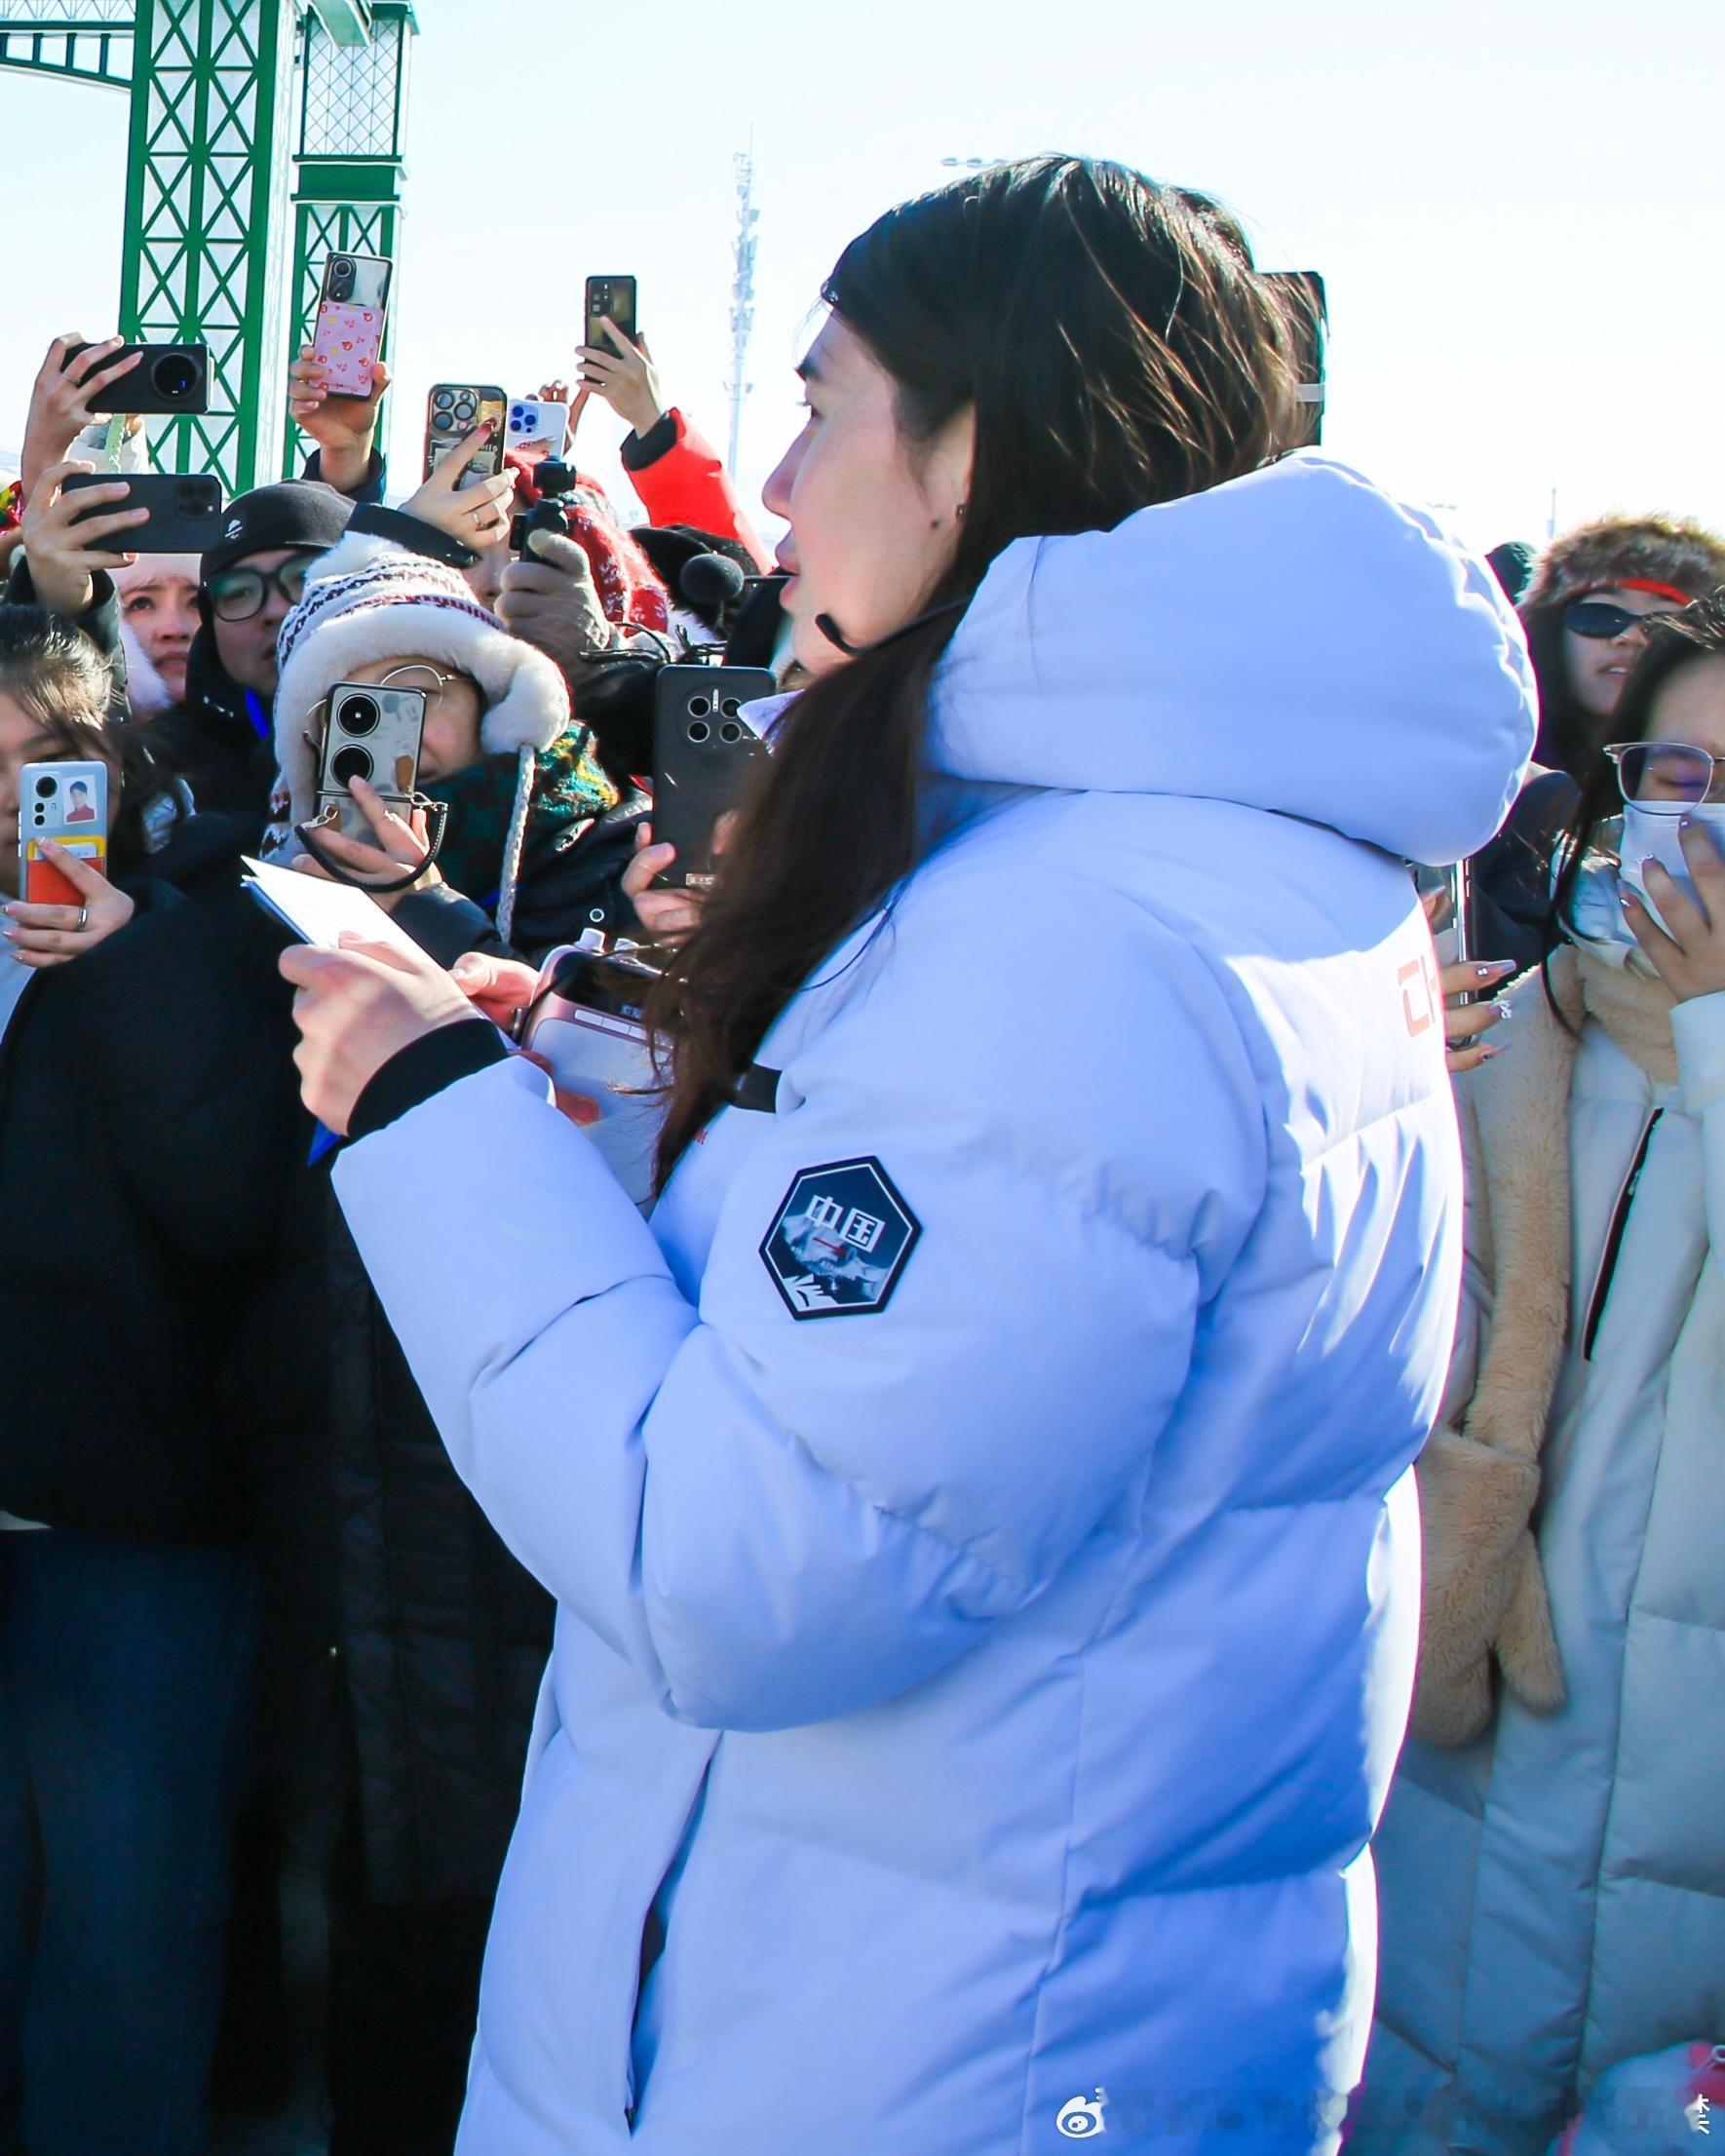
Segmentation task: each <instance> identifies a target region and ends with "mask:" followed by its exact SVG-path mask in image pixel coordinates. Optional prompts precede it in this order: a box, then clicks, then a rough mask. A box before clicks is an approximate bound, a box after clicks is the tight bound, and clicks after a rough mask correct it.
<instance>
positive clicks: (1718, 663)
mask: <svg viewBox="0 0 1725 2156" xmlns="http://www.w3.org/2000/svg"><path fill="white" fill-rule="evenodd" d="M1646 638H1647V648H1646V652H1645V655H1644V656H1643V658H1642V659H1641V661H1640V663H1639V665H1638V666H1637V667H1636V669H1635V672H1634V674H1632V675H1631V676H1630V679H1629V687H1628V688H1627V690H1626V691H1625V692H1624V695H1623V698H1622V701H1621V702H1620V704H1619V705H1618V708H1617V712H1616V715H1615V718H1614V720H1613V729H1614V731H1615V732H1616V733H1617V734H1618V735H1619V736H1620V738H1619V739H1618V740H1615V741H1613V742H1611V743H1609V744H1607V745H1606V746H1605V747H1604V748H1603V749H1602V750H1601V751H1600V752H1599V753H1598V754H1597V755H1596V756H1595V758H1594V761H1593V764H1592V766H1591V769H1590V771H1589V772H1588V773H1587V775H1586V779H1585V783H1584V785H1583V787H1582V790H1581V794H1580V798H1579V801H1578V803H1577V805H1576V807H1575V810H1574V813H1573V815H1572V817H1571V818H1570V821H1569V825H1568V829H1567V832H1566V834H1565V837H1564V842H1563V844H1562V845H1561V847H1560V848H1559V854H1558V858H1559V860H1560V861H1561V862H1562V864H1563V866H1562V869H1561V872H1560V875H1559V878H1558V883H1557V888H1556V892H1555V897H1554V904H1553V911H1554V914H1555V917H1556V925H1557V928H1558V931H1559V932H1560V935H1561V937H1562V943H1561V945H1560V946H1559V948H1558V949H1557V950H1556V951H1555V952H1554V953H1553V955H1552V958H1551V959H1550V961H1549V963H1548V965H1547V967H1546V969H1545V975H1546V978H1545V979H1543V980H1542V979H1541V977H1540V975H1539V974H1537V973H1535V974H1531V975H1529V976H1528V978H1527V979H1526V980H1525V981H1523V982H1521V984H1520V985H1519V986H1518V987H1517V988H1515V989H1513V990H1512V991H1511V992H1510V996H1509V1001H1510V1004H1511V1006H1512V1008H1513V1012H1514V1018H1513V1021H1512V1024H1511V1028H1510V1030H1511V1033H1512V1034H1513V1035H1514V1041H1515V1047H1514V1054H1513V1055H1510V1056H1507V1057H1505V1058H1503V1059H1502V1060H1501V1061H1494V1062H1492V1063H1490V1064H1489V1065H1488V1066H1487V1067H1485V1068H1483V1069H1481V1070H1478V1071H1477V1072H1476V1073H1475V1074H1474V1075H1473V1076H1471V1077H1469V1078H1465V1079H1463V1080H1462V1081H1460V1083H1459V1084H1458V1086H1457V1089H1456V1091H1457V1095H1458V1101H1459V1105H1460V1108H1461V1121H1462V1130H1463V1140H1464V1145H1465V1148H1466V1155H1467V1163H1468V1176H1469V1190H1468V1213H1467V1226H1466V1231H1465V1244H1466V1258H1467V1262H1466V1266H1465V1269H1464V1276H1463V1277H1464V1290H1463V1302H1462V1311H1461V1325H1460V1328H1459V1332H1458V1344H1457V1349H1456V1354H1455V1359H1454V1362H1453V1364H1452V1366H1451V1371H1450V1384H1449V1391H1448V1396H1447V1398H1446V1400H1445V1404H1444V1414H1443V1419H1442V1422H1441V1424H1440V1426H1439V1428H1438V1430H1437V1433H1436V1435H1435V1436H1434V1437H1433V1439H1432V1441H1431V1443H1430V1444H1429V1445H1428V1446H1427V1449H1426V1451H1425V1453H1424V1454H1423V1455H1422V1457H1421V1460H1420V1463H1419V1467H1418V1470H1417V1473H1418V1477H1419V1482H1420V1499H1421V1511H1422V1515H1423V1520H1424V1542H1425V1552H1424V1555H1425V1567H1424V1570H1425V1587H1424V1595H1423V1605H1422V1612H1421V1636H1420V1659H1419V1672H1418V1677H1417V1681H1416V1685H1415V1693H1414V1713H1413V1722H1412V1736H1411V1738H1410V1741H1409V1743H1408V1745H1407V1747H1406V1749H1405V1751H1404V1752H1403V1754H1402V1759H1401V1764H1400V1767H1399V1771H1398V1775H1397V1779H1396V1783H1395V1786H1394V1787H1393V1789H1392V1791H1391V1796H1390V1802H1389V1807H1388V1810H1387V1812H1386V1814H1385V1818H1384V1822H1383V1826H1382V1828H1381V1829H1380V1830H1379V1833H1378V1836H1377V1840H1376V1842H1375V1844H1374V1847H1375V1850H1376V1856H1377V1864H1378V1881H1379V1891H1380V1897H1381V1929H1380V1940H1381V1947H1382V1965H1381V1976H1380V1983H1379V1996H1378V2014H1377V2025H1376V2028H1375V2030H1374V2034H1373V2039H1372V2048H1371V2053H1370V2062H1369V2064H1368V2068H1367V2075H1366V2091H1367V2094H1366V2104H1365V2109H1364V2112H1363V2114H1362V2116H1361V2118H1360V2119H1359V2120H1358V2122H1357V2130H1356V2132H1355V2134H1354V2136H1353V2137H1352V2139H1351V2141H1350V2147H1349V2156H1387V2152H1388V2151H1390V2150H1392V2149H1393V2150H1395V2151H1396V2152H1397V2156H1427V2152H1432V2156H1435V2152H1436V2151H1437V2149H1438V2148H1443V2149H1451V2148H1469V2149H1491V2150H1501V2151H1509V2150H1520V2149H1527V2150H1529V2151H1534V2150H1539V2149H1543V2148H1545V2147H1547V2146H1548V2145H1549V2144H1552V2141H1553V2137H1555V2136H1556V2135H1557V2134H1558V2133H1559V2132H1560V2131H1561V2130H1562V2129H1563V2128H1564V2123H1565V2119H1566V2117H1567V2116H1568V2115H1570V2114H1572V2113H1573V2112H1574V2111H1575V2110H1576V2108H1577V2105H1578V2103H1579V2105H1580V2106H1581V2108H1582V2110H1583V2112H1584V2115H1585V2121H1586V2123H1585V2124H1584V2125H1583V2126H1582V2127H1581V2128H1580V2129H1579V2130H1578V2132H1577V2135H1576V2136H1575V2137H1574V2145H1575V2146H1576V2148H1577V2149H1578V2151H1579V2150H1580V2149H1583V2148H1588V2147H1591V2146H1594V2145H1595V2142H1594V2140H1593V2138H1592V2135H1593V2134H1594V2133H1595V2132H1597V2133H1599V2134H1600V2135H1601V2138H1600V2140H1599V2141H1598V2143H1597V2145H1599V2146H1604V2145H1606V2140H1607V2139H1609V2143H1610V2145H1611V2146H1612V2147H1614V2148H1616V2147H1623V2148H1625V2149H1628V2148H1629V2147H1631V2146H1632V2147H1635V2148H1637V2149H1639V2148H1642V2147H1647V2148H1649V2149H1651V2148H1652V2147H1654V2146H1656V2145H1657V2146H1659V2147H1666V2146H1667V2145H1668V2146H1673V2147H1674V2146H1676V2145H1677V2142H1678V2139H1679V2138H1681V2139H1682V2140H1683V2142H1684V2144H1685V2145H1687V2143H1688V2140H1689V2137H1690V2134H1691V2132H1692V2130H1693V2129H1692V2124H1690V2125H1686V2124H1685V2123H1684V2120H1683V2117H1682V2110H1683V2105H1684V2103H1685V2102H1686V2101H1688V2100H1689V2098H1688V2097H1687V2096H1678V2097H1676V2098H1672V2099H1671V2100H1670V2107H1669V2113H1668V2117H1669V2136H1670V2138H1669V2140H1668V2141H1667V2139H1666V2138H1665V2137H1663V2136H1659V2137H1653V2136H1651V2135H1650V2137H1649V2138H1648V2139H1646V2140H1645V2141H1643V2140H1642V2139H1640V2138H1635V2137H1629V2138H1625V2139H1623V2140H1621V2141H1620V2139H1619V2138H1618V2137H1617V2134H1616V2133H1612V2134H1610V2135H1609V2136H1605V2134H1604V2128H1605V2124H1606V2114H1607V2113H1609V2112H1611V2111H1612V2110H1613V2109H1614V2108H1615V2110H1616V2116H1617V2118H1618V2120H1619V2122H1620V2124H1621V2123H1622V2121H1623V2120H1624V2118H1625V2117H1626V2113H1625V2111H1624V2110H1623V2108H1622V2107H1623V2104H1624V2101H1625V2094H1624V2092H1625V2085H1626V2084H1633V2085H1636V2086H1639V2085H1640V2084H1641V2083H1642V2082H1645V2083H1646V2085H1647V2086H1648V2087H1649V2088H1663V2089H1675V2088H1676V2087H1677V2086H1678V2084H1679V2083H1680V2082H1682V2081H1683V2079H1684V2076H1683V2075H1682V2074H1678V2073H1673V2072H1671V2071H1669V2070H1667V2071H1665V2072H1664V2073H1663V2074H1661V2073H1660V2072H1658V2071H1656V2070H1655V2069H1656V2068H1657V2067H1658V2066H1659V2055H1660V2054H1662V2053H1667V2052H1669V2050H1670V2048H1671V2047H1672V2046H1673V2045H1678V2046H1690V2047H1693V2048H1695V2049H1696V2050H1697V2052H1698V2055H1699V2056H1702V2057H1706V2055H1707V2054H1708V2051H1709V2048H1710V2047H1711V2046H1712V2045H1714V2044H1717V2043H1720V2042H1721V2041H1725V1842H1722V1841H1721V1838H1720V1834H1719V1831H1718V1826H1717V1821H1718V1803H1717V1783H1718V1768H1719V1764H1720V1760H1721V1750H1720V1744H1719V1740H1718V1738H1717V1736H1716V1735H1715V1734H1714V1730H1713V1725H1712V1723H1711V1721H1710V1720H1709V1719H1708V1717H1707V1716H1706V1713H1705V1711H1703V1712H1700V1713H1698V1712H1697V1710H1696V1705H1695V1703H1696V1702H1697V1701H1698V1700H1699V1699H1702V1698H1704V1697H1706V1694H1707V1692H1708V1690H1709V1688H1716V1677H1717V1674H1718V1668H1719V1645H1720V1640H1721V1637H1725V1566H1722V1565H1721V1562H1720V1552H1721V1550H1725V1480H1722V1479H1721V1476H1720V1474H1719V1463H1720V1460H1721V1458H1725V1394H1722V1392H1721V1387H1720V1382H1719V1372H1720V1369H1721V1367H1725V1274H1722V1272H1721V1255H1722V1253H1721V1251H1720V1249H1719V1248H1717V1247H1716V1238H1719V1237H1721V1236H1725V601H1722V600H1721V598H1719V597H1715V598H1712V599H1706V600H1702V601H1700V602H1698V603H1697V604H1695V605H1694V606H1691V607H1689V608H1687V609H1686V610H1685V611H1684V612H1682V613H1681V614H1674V615H1672V616H1671V617H1670V618H1669V619H1668V620H1666V621H1661V622H1658V623H1656V624H1654V626H1653V627H1652V628H1650V629H1649V630H1648V631H1647V633H1646ZM1668 2063H1669V2062H1668V2061H1667V2068H1668ZM1410 2120H1417V2122H1418V2123H1417V2124H1413V2125H1410ZM1561 2145H1562V2146H1563V2147H1564V2148H1566V2149H1567V2148H1568V2147H1569V2146H1570V2145H1571V2137H1570V2136H1568V2135H1565V2137H1564V2138H1563V2140H1562V2143H1561Z"/></svg>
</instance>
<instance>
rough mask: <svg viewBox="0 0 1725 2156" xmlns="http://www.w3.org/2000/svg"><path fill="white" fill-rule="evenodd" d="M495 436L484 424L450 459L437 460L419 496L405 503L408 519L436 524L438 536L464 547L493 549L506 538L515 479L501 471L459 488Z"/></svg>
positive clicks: (466, 437) (484, 422)
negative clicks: (442, 535) (470, 468)
mask: <svg viewBox="0 0 1725 2156" xmlns="http://www.w3.org/2000/svg"><path fill="white" fill-rule="evenodd" d="M491 433H492V428H491V422H490V421H489V420H482V421H481V422H480V423H479V426H477V427H475V428H474V429H473V430H472V431H471V432H470V433H468V434H465V435H463V436H462V437H461V439H460V441H459V442H458V443H456V444H455V446H454V447H453V448H452V449H451V450H450V452H449V454H448V455H447V456H445V457H441V458H440V459H439V461H438V464H437V467H436V469H435V470H434V471H433V473H432V475H431V477H430V479H428V480H427V481H426V482H425V484H424V485H423V486H422V487H421V488H420V489H419V491H418V493H417V494H415V495H414V496H413V497H412V498H411V500H409V501H406V502H403V505H402V506H403V510H404V511H405V512H406V514H407V515H408V516H409V517H417V518H419V519H420V520H421V521H422V522H424V523H428V524H435V525H436V526H437V528H438V530H439V531H442V532H446V533H447V534H448V535H449V537H450V538H451V539H459V540H461V541H462V542H463V544H464V545H466V546H470V547H492V546H495V545H496V544H497V543H498V541H499V540H500V539H507V538H508V536H509V526H510V519H511V516H512V515H513V513H514V509H515V498H516V476H515V474H514V473H513V472H498V473H497V474H495V475H494V476H493V477H492V478H490V479H482V480H479V481H477V482H476V483H475V484H474V485H472V486H466V487H464V486H463V485H462V483H461V482H462V481H463V480H464V479H465V478H466V477H467V473H468V469H469V467H470V466H471V465H472V464H473V463H474V462H475V461H476V459H478V458H479V457H480V456H482V455H484V454H485V451H486V449H487V448H488V446H489V444H490V441H491Z"/></svg>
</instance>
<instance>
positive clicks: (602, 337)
mask: <svg viewBox="0 0 1725 2156" xmlns="http://www.w3.org/2000/svg"><path fill="white" fill-rule="evenodd" d="M585 312H586V316H587V342H588V343H589V344H590V345H592V346H593V347H594V350H595V351H600V352H617V356H618V358H619V359H621V358H622V357H623V355H622V353H621V352H618V351H617V340H616V339H615V337H613V336H612V334H611V332H610V331H609V330H608V329H607V328H606V327H605V321H606V318H607V316H608V317H609V318H610V320H611V321H612V322H614V323H615V324H616V325H617V327H618V328H619V329H621V330H622V332H623V334H624V335H625V336H626V337H627V338H628V339H629V340H630V342H631V343H633V342H634V341H635V339H636V338H637V337H638V336H639V335H640V329H639V327H638V326H637V324H636V321H635V281H634V279H633V278H632V277H590V278H589V279H588V281H587V301H586V309H585Z"/></svg>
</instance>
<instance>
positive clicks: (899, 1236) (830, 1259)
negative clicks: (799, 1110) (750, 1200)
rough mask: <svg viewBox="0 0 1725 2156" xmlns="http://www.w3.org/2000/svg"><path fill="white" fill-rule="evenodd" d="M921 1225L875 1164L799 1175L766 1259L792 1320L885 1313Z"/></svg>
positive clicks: (843, 1164)
mask: <svg viewBox="0 0 1725 2156" xmlns="http://www.w3.org/2000/svg"><path fill="white" fill-rule="evenodd" d="M921 1233H922V1222H921V1221H920V1220H918V1218H917V1217H916V1215H915V1213H912V1212H911V1210H910V1208H909V1207H908V1206H907V1205H906V1204H905V1203H904V1201H903V1199H902V1198H901V1197H900V1195H899V1193H898V1191H897V1190H896V1189H895V1188H894V1187H893V1182H892V1178H891V1177H890V1176H889V1175H888V1174H887V1172H886V1170H885V1169H884V1168H883V1167H882V1166H881V1164H880V1163H879V1161H877V1160H839V1161H829V1162H828V1163H827V1164H826V1166H825V1167H824V1168H804V1169H799V1170H798V1172H797V1174H796V1175H795V1177H794V1179H793V1180H792V1182H791V1185H790V1188H789V1189H788V1190H787V1191H786V1193H785V1198H784V1202H783V1203H782V1204H781V1206H780V1208H779V1211H778V1212H777V1213H775V1214H774V1216H773V1224H772V1226H771V1227H770V1228H769V1229H768V1230H767V1239H766V1241H765V1242H764V1243H763V1244H762V1245H761V1257H762V1259H763V1261H764V1262H765V1265H766V1268H767V1270H768V1272H769V1273H771V1274H772V1276H773V1285H774V1286H775V1287H776V1288H777V1289H778V1290H779V1292H780V1294H781V1295H782V1296H783V1297H784V1298H785V1306H786V1309H787V1310H788V1311H789V1312H790V1314H791V1316H792V1317H793V1318H849V1317H857V1316H860V1315H862V1312H864V1311H868V1310H884V1309H885V1308H886V1306H887V1304H888V1302H889V1301H891V1299H892V1294H893V1290H894V1289H895V1288H897V1287H898V1285H899V1276H900V1274H901V1273H902V1272H903V1270H904V1266H905V1263H906V1261H907V1260H908V1258H909V1256H910V1253H911V1251H913V1250H914V1249H915V1247H916V1239H917V1237H918V1236H919V1235H920V1234H921Z"/></svg>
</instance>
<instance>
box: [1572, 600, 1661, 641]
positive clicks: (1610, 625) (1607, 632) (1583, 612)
mask: <svg viewBox="0 0 1725 2156" xmlns="http://www.w3.org/2000/svg"><path fill="white" fill-rule="evenodd" d="M1676 612H1677V608H1676V607H1674V606H1661V607H1659V608H1657V609H1656V610H1655V611H1654V612H1653V613H1651V614H1631V613H1630V612H1629V608H1628V607H1627V606H1614V605H1613V604H1612V603H1611V601H1610V599H1608V598H1578V599H1577V600H1576V601H1575V602H1574V604H1573V605H1570V606H1566V607H1565V608H1564V609H1563V626H1564V628H1565V629H1567V630H1570V631H1572V632H1573V633H1574V634H1575V635H1578V636H1588V637H1591V638H1592V639H1593V640H1594V641H1595V642H1604V641H1605V639H1606V638H1608V637H1611V636H1621V635H1623V633H1624V631H1625V630H1626V629H1642V628H1645V626H1646V625H1647V623H1649V622H1650V621H1666V620H1667V619H1668V618H1669V617H1670V616H1671V615H1672V614H1674V613H1676Z"/></svg>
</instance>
